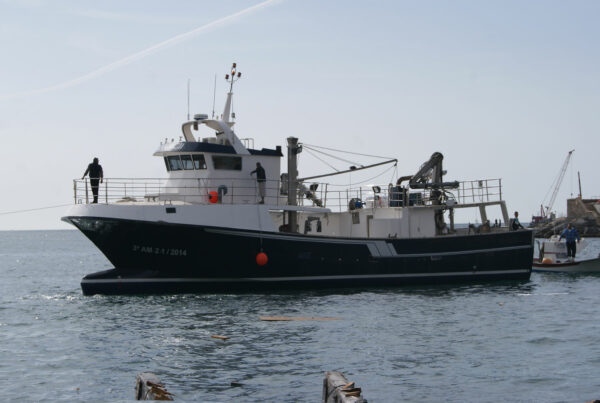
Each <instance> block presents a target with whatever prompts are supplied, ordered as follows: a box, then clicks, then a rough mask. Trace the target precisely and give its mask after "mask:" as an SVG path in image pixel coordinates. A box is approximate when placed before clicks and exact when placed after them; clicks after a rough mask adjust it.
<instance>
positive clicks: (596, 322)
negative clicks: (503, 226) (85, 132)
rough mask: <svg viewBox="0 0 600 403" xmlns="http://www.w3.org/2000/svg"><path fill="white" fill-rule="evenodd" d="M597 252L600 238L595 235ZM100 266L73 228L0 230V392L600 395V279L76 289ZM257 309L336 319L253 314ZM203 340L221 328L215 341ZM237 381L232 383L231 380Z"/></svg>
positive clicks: (381, 397)
mask: <svg viewBox="0 0 600 403" xmlns="http://www.w3.org/2000/svg"><path fill="white" fill-rule="evenodd" d="M592 241H593V245H592V247H593V248H594V249H595V252H600V242H598V241H600V240H592ZM110 267H111V266H110V263H109V262H108V261H107V260H106V259H105V258H104V256H103V255H102V254H100V253H99V252H98V251H97V250H96V249H95V247H94V246H93V245H92V244H91V242H89V241H88V240H87V239H85V238H84V237H83V236H82V235H81V234H80V233H79V232H76V231H26V232H17V231H15V232H0V274H1V277H0V390H1V394H0V400H1V401H15V402H16V401H19V402H23V401H41V400H46V401H86V402H87V401H98V400H100V401H119V400H132V399H133V398H134V386H135V379H136V375H137V374H138V373H140V372H146V371H147V372H154V373H156V374H157V375H158V377H159V378H160V379H161V380H162V381H163V383H165V385H166V386H167V388H168V390H169V391H170V392H172V393H174V394H175V395H176V400H178V401H203V402H211V401H214V402H229V401H236V402H246V401H248V402H258V401H269V402H291V401H301V402H318V401H319V400H320V398H321V388H322V380H323V374H324V372H325V371H327V370H339V371H342V372H343V373H344V374H345V375H346V376H347V377H348V378H349V379H350V380H352V381H355V382H356V384H357V385H358V386H361V387H362V388H363V394H364V396H365V397H366V398H367V399H368V400H369V401H370V402H399V401H408V402H416V401H419V402H441V401H444V402H498V401H501V402H503V401H504V402H506V401H511V402H519V401H523V402H584V401H587V400H592V399H600V276H597V275H563V274H536V273H534V274H533V275H532V277H531V281H529V282H523V283H504V284H498V283H496V284H492V285H490V284H487V285H462V286H456V287H420V288H404V289H383V290H354V291H339V290H338V291H335V290H334V291H329V292H303V293H281V294H250V295H212V294H207V295H172V296H133V297H125V296H111V297H105V296H95V297H84V296H82V295H81V290H80V287H79V281H80V280H81V278H82V277H83V276H84V275H85V274H87V273H90V272H94V271H98V270H103V269H108V268H110ZM259 315H272V316H275V315H285V316H333V317H339V318H342V320H338V321H326V322H262V321H260V320H259V319H258V317H259ZM211 335H225V336H229V337H230V339H229V340H227V341H225V342H224V341H221V340H217V339H213V338H211V337H210V336H211ZM233 381H234V382H240V383H242V384H243V386H241V387H231V386H230V384H231V382H233Z"/></svg>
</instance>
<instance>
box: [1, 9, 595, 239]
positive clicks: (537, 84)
mask: <svg viewBox="0 0 600 403" xmlns="http://www.w3.org/2000/svg"><path fill="white" fill-rule="evenodd" d="M598 15H600V2H597V1H570V2H565V1H552V0H544V1H510V0H509V1H485V2H482V1H478V0H472V1H460V0H459V1H402V0H390V1H374V2H364V1H341V0H340V1H316V0H302V1H300V0H275V1H266V2H261V1H257V0H229V1H218V2H216V1H200V0H193V1H192V0H190V1H183V0H182V1H174V2H165V1H162V0H130V1H127V2H123V1H86V0H52V1H49V0H48V1H43V0H0V49H2V58H1V59H0V138H1V140H2V146H1V147H0V172H2V174H1V175H0V186H1V189H2V197H1V198H0V230H23V229H66V228H70V227H69V226H68V225H67V224H65V223H63V222H61V221H60V217H61V216H63V215H65V213H66V211H67V209H68V205H69V204H70V203H72V202H73V179H75V178H80V177H81V175H82V174H83V172H84V170H85V168H86V167H87V164H88V163H90V162H91V160H92V158H93V157H98V158H99V159H100V163H101V165H102V166H103V168H104V172H105V177H108V178H129V177H140V178H160V177H166V172H165V168H164V163H163V161H162V160H161V159H160V158H158V157H154V156H152V154H153V153H154V151H155V150H156V149H157V148H158V146H159V145H160V142H161V141H162V140H164V138H167V137H168V138H178V137H179V136H181V123H183V122H184V121H185V120H186V118H187V113H188V106H187V86H188V80H189V82H190V88H191V91H190V109H191V113H192V114H193V113H208V114H209V115H210V114H211V112H212V108H213V86H214V80H215V75H217V86H216V94H217V96H216V109H217V111H219V112H220V111H222V108H223V104H224V101H225V93H226V91H227V88H226V83H225V81H224V77H223V76H224V74H225V73H226V72H228V71H229V68H230V66H231V63H232V62H236V63H237V64H238V70H239V71H241V72H242V79H241V80H239V81H238V82H237V83H236V85H235V87H234V93H235V95H234V110H235V113H236V115H237V118H236V126H235V127H236V132H237V134H238V136H239V137H252V138H254V139H255V146H256V148H262V147H267V148H274V147H275V146H276V145H282V146H285V144H286V142H285V139H286V138H287V137H289V136H294V137H298V138H299V139H300V141H301V142H305V143H307V144H313V145H319V146H324V147H330V148H338V149H343V150H349V151H357V152H361V153H365V154H373V155H381V156H390V157H395V158H398V160H399V162H398V175H400V176H402V175H410V174H414V173H415V172H416V171H417V170H418V168H419V167H420V165H421V164H422V163H423V162H425V161H427V159H428V158H429V157H430V156H431V154H432V153H433V152H436V151H438V152H441V153H442V154H443V155H444V169H446V170H447V172H448V173H447V175H446V176H445V179H447V180H477V179H486V178H502V186H503V198H504V199H505V200H506V202H507V205H508V209H509V211H511V212H512V211H515V210H518V211H519V212H520V215H521V218H522V221H528V218H529V217H530V216H531V215H532V214H533V213H537V212H538V211H539V208H540V204H541V203H542V202H543V201H544V198H546V199H548V198H549V196H548V194H549V192H550V193H551V190H552V189H551V185H552V183H553V181H554V180H555V178H556V176H557V175H558V173H559V171H560V169H561V166H562V165H563V162H564V160H565V158H566V156H567V153H568V151H569V150H571V149H575V152H574V153H573V158H572V160H571V163H570V164H569V167H568V170H567V173H566V175H565V178H564V181H563V183H562V186H561V188H560V191H559V194H558V197H557V201H556V203H555V205H554V210H556V212H557V213H558V214H559V215H560V214H565V213H566V199H567V198H568V197H571V195H577V194H578V188H577V172H580V174H581V185H582V190H583V196H584V197H585V198H591V197H598V198H600V170H599V169H598V167H597V161H598V158H599V157H600V156H599V150H600V136H599V135H598V132H599V129H600V113H599V111H600V69H599V68H598V66H600V52H599V51H600V44H599V42H598V38H600V25H599V24H598V23H597V16H598ZM284 148H285V147H284ZM357 158H358V157H357ZM359 162H362V161H359ZM364 162H365V163H368V162H371V161H367V160H365V161H364ZM285 164H286V162H285V158H284V159H282V172H284V171H285V166H286V165H285ZM342 165H343V164H342ZM342 165H339V164H338V167H337V168H338V169H345V168H347V167H346V166H342ZM330 170H331V169H330V168H329V167H328V166H326V165H324V164H323V163H321V162H320V161H318V160H317V159H314V158H313V157H312V156H311V155H310V154H308V153H303V154H301V157H300V175H301V176H308V175H315V174H319V173H324V172H329V171H330ZM373 172H374V173H373ZM373 172H371V173H368V174H367V173H365V175H366V176H372V175H374V174H377V173H378V172H379V171H377V169H375V171H373ZM388 176H389V175H386V176H384V177H382V178H381V181H380V182H381V183H382V184H387V183H388V182H389V181H390V178H389V177H388ZM346 180H347V179H341V178H340V179H339V180H338V179H335V180H334V179H333V178H332V179H331V182H335V183H341V182H344V181H346ZM354 180H355V181H356V180H358V179H357V177H356V176H355V178H354ZM340 181H341V182H340ZM53 206H61V207H54V208H49V207H53ZM24 210H32V211H24ZM15 211H19V212H18V213H14V212H15ZM464 214H467V213H464ZM469 214H470V213H469ZM488 217H489V218H492V220H493V219H494V218H496V217H498V218H500V214H499V209H498V211H497V212H496V211H491V212H488ZM476 218H477V216H476V214H475V212H474V213H473V215H472V216H471V215H463V216H461V217H460V218H458V221H463V222H467V221H469V222H474V221H475V220H476Z"/></svg>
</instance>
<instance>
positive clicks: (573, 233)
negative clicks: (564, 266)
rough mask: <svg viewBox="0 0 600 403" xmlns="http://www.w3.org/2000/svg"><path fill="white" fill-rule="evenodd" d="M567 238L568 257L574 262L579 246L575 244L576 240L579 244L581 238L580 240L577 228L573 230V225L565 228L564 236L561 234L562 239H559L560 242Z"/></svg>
mask: <svg viewBox="0 0 600 403" xmlns="http://www.w3.org/2000/svg"><path fill="white" fill-rule="evenodd" d="M563 238H565V239H566V240H567V256H568V257H569V258H570V259H571V260H573V259H575V252H576V250H577V245H576V244H575V240H577V242H579V241H580V240H581V238H579V234H578V233H577V230H576V229H575V228H573V225H571V223H569V225H567V228H565V229H564V230H563V232H562V234H560V237H559V238H558V240H559V241H560V240H561V239H563Z"/></svg>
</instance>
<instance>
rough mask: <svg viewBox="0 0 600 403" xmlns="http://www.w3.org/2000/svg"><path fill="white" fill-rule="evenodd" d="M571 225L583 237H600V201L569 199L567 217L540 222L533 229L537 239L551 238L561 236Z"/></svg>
mask: <svg viewBox="0 0 600 403" xmlns="http://www.w3.org/2000/svg"><path fill="white" fill-rule="evenodd" d="M569 223H570V224H573V226H574V227H575V228H576V229H577V232H579V235H580V236H582V237H600V200H598V199H581V198H579V197H577V198H574V199H568V200H567V217H561V218H557V219H554V220H551V221H548V222H540V223H538V224H536V225H535V226H533V227H532V228H533V229H534V230H535V236H536V238H549V237H551V236H552V235H554V234H560V233H561V232H562V231H563V230H564V229H565V228H566V227H567V225H568V224H569Z"/></svg>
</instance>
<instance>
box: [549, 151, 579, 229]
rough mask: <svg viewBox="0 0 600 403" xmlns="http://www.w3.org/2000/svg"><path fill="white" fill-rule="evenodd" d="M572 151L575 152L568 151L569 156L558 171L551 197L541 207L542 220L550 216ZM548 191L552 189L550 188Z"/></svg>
mask: <svg viewBox="0 0 600 403" xmlns="http://www.w3.org/2000/svg"><path fill="white" fill-rule="evenodd" d="M573 151H575V150H571V151H569V154H567V158H565V162H564V163H563V165H562V168H561V169H560V172H559V173H558V176H557V177H556V179H555V181H554V183H553V186H554V191H553V192H552V197H550V201H549V202H548V205H547V206H543V205H542V214H543V218H546V217H548V216H549V215H550V211H551V210H552V206H554V201H555V200H556V196H557V195H558V190H559V189H560V184H561V183H562V181H563V179H564V177H565V173H566V172H567V167H568V166H569V161H570V160H571V155H572V154H573ZM550 189H552V187H551V188H550Z"/></svg>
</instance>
